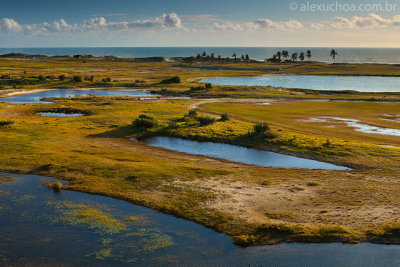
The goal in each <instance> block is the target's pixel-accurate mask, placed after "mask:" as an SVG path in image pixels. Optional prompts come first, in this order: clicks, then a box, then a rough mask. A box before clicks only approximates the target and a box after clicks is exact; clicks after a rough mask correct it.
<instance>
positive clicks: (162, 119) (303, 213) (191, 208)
mask: <svg viewBox="0 0 400 267" xmlns="http://www.w3.org/2000/svg"><path fill="white" fill-rule="evenodd" d="M14 64H16V66H19V64H20V63H19V62H16V63H14ZM32 64H33V63H32ZM37 64H39V65H40V64H42V63H41V62H38V63H37ZM82 64H87V63H82ZM93 64H94V63H93ZM103 64H104V65H107V66H108V64H106V63H103ZM116 64H117V63H116ZM118 64H119V63H118ZM124 64H125V63H124ZM146 64H147V63H146ZM148 64H150V63H148ZM158 64H159V63H157V64H156V66H157V67H156V66H153V68H154V69H157V68H158V67H159V65H158ZM163 64H166V65H168V64H171V63H163ZM161 65H162V64H161ZM149 66H150V65H149ZM20 67H21V68H22V66H20ZM115 67H116V66H112V64H110V66H109V68H110V69H112V68H115ZM32 69H33V70H34V68H32ZM29 70H31V66H29ZM134 71H136V72H137V70H134ZM155 73H156V71H155ZM174 73H175V72H171V73H167V74H165V73H159V74H154V73H147V74H145V76H146V77H148V76H152V75H155V76H154V77H157V78H155V79H160V77H161V76H162V75H164V76H163V77H167V76H169V75H173V74H174ZM157 75H159V76H157ZM186 75H187V76H186ZM190 75H193V73H191V72H189V73H186V72H182V75H181V76H182V77H184V79H189V78H188V77H189V76H190ZM202 75H203V73H202ZM212 75H215V73H213V74H212ZM192 77H193V76H192ZM142 78H143V76H142ZM146 80H148V78H146ZM146 83H147V81H146ZM179 86H184V85H179ZM256 102H257V100H251V99H248V100H240V99H239V100H238V99H188V100H183V99H182V100H178V99H176V100H153V101H151V100H149V101H134V100H131V99H125V100H121V99H119V100H118V98H112V97H86V98H79V97H78V98H74V99H71V100H68V99H60V100H59V101H56V102H55V103H53V104H26V105H14V104H8V103H0V121H3V122H4V121H7V122H12V123H6V124H4V125H3V126H0V169H1V170H3V171H10V172H12V171H15V172H31V173H38V174H44V175H48V176H54V177H57V178H62V179H65V180H68V181H69V182H70V185H68V186H67V189H70V190H78V191H83V192H88V193H94V194H101V195H107V196H111V197H115V198H119V199H124V200H127V201H130V202H132V203H135V204H139V205H143V206H147V207H150V208H153V209H156V210H159V211H162V212H165V213H169V214H174V215H176V216H179V217H183V218H186V219H189V220H192V221H195V222H198V223H201V224H203V225H205V226H207V227H210V228H213V229H215V230H217V231H221V232H224V233H227V234H229V235H231V236H233V237H234V239H235V242H236V243H237V244H240V245H256V244H265V243H274V242H281V241H305V242H331V241H344V242H358V241H371V242H387V243H398V242H399V240H400V236H399V229H400V218H399V216H398V214H399V212H400V208H399V207H400V196H399V194H398V191H399V189H400V183H399V178H400V173H399V166H400V149H399V146H400V137H396V136H385V135H373V134H364V133H360V132H355V131H354V129H352V128H351V127H347V126H345V125H343V124H337V125H336V124H335V128H329V127H325V126H329V125H328V124H329V123H325V124H324V123H315V122H307V121H305V120H307V119H309V118H310V117H316V116H338V117H344V118H353V119H358V120H360V121H362V122H363V123H366V124H370V125H376V126H381V127H390V128H396V129H399V128H400V127H399V124H398V123H399V122H398V121H396V119H395V117H396V116H398V114H399V109H398V107H397V106H398V104H395V103H370V102H357V103H353V102H324V101H274V102H273V103H272V104H271V105H259V104H257V103H256ZM191 109H197V110H198V114H197V117H196V116H195V117H189V116H187V114H188V112H189V110H191ZM49 110H79V111H81V113H83V114H88V116H83V117H75V118H50V117H41V116H39V115H36V112H40V111H49ZM223 113H227V114H228V116H229V120H225V121H218V119H219V117H220V116H221V114H223ZM383 114H391V115H393V116H394V119H390V120H383V119H382V116H383ZM139 115H146V116H150V117H152V118H154V120H155V124H154V127H152V128H143V127H135V126H133V125H132V122H133V121H134V120H135V119H136V118H137V117H138V116H139ZM185 115H186V116H185ZM202 116H203V117H204V116H213V117H215V118H217V120H216V121H214V122H212V123H211V124H208V125H203V126H202V125H200V122H199V121H201V120H200V119H199V117H202ZM258 122H267V123H269V125H270V127H271V133H273V135H272V137H268V138H264V137H258V138H252V136H251V135H249V131H250V132H251V131H252V129H253V127H254V125H255V124H256V123H258ZM152 135H169V136H180V137H184V138H191V139H197V140H213V141H219V142H227V143H234V144H241V145H246V146H252V147H258V148H266V149H270V150H276V151H280V152H283V153H289V154H294V155H301V156H303V157H308V158H314V159H319V160H323V161H327V162H332V163H335V164H342V165H346V166H350V167H353V170H351V171H323V170H303V169H276V168H267V167H258V166H252V165H245V164H239V163H234V162H229V161H224V160H216V159H211V158H204V157H201V156H192V155H187V154H183V153H175V152H171V151H167V150H164V149H159V148H153V147H149V146H147V145H146V144H145V143H143V142H133V141H130V140H129V139H128V138H130V137H139V138H141V137H146V136H152ZM327 139H329V142H327Z"/></svg>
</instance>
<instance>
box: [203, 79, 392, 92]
mask: <svg viewBox="0 0 400 267" xmlns="http://www.w3.org/2000/svg"><path fill="white" fill-rule="evenodd" d="M201 82H203V83H212V84H218V85H247V86H274V87H285V88H301V89H314V90H334V91H340V90H354V91H359V92H400V77H379V76H263V77H229V78H210V79H204V80H202V81H201Z"/></svg>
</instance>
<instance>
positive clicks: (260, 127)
mask: <svg viewBox="0 0 400 267" xmlns="http://www.w3.org/2000/svg"><path fill="white" fill-rule="evenodd" d="M250 134H251V135H256V136H258V137H262V138H268V139H272V138H274V137H276V135H275V134H274V133H272V132H271V128H270V127H269V125H268V124H267V123H257V124H256V125H254V128H253V132H251V133H250Z"/></svg>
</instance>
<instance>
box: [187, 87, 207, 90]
mask: <svg viewBox="0 0 400 267" xmlns="http://www.w3.org/2000/svg"><path fill="white" fill-rule="evenodd" d="M203 90H205V88H204V87H203V86H192V87H190V91H203Z"/></svg>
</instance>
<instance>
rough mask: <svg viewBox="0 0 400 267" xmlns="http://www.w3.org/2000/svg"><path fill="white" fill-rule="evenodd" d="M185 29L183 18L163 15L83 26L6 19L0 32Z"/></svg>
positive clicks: (95, 20) (99, 19)
mask: <svg viewBox="0 0 400 267" xmlns="http://www.w3.org/2000/svg"><path fill="white" fill-rule="evenodd" d="M179 28H184V27H183V25H182V20H181V18H180V17H179V16H178V15H177V14H175V13H170V14H163V15H162V16H160V17H156V18H153V19H146V20H136V21H122V22H112V21H110V22H108V21H107V20H106V19H105V18H104V17H95V18H91V19H88V20H84V21H83V23H82V24H68V23H67V22H66V21H65V20H64V19H60V20H57V21H53V22H51V23H48V22H43V23H41V24H23V25H21V24H19V23H18V22H17V21H15V20H14V19H10V18H4V19H2V20H1V21H0V32H6V33H9V32H23V33H25V34H31V35H37V34H49V33H56V32H60V33H67V32H71V33H79V32H87V31H129V30H135V29H179Z"/></svg>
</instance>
